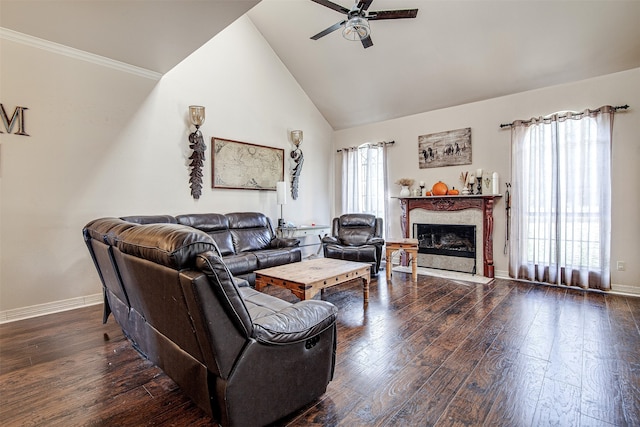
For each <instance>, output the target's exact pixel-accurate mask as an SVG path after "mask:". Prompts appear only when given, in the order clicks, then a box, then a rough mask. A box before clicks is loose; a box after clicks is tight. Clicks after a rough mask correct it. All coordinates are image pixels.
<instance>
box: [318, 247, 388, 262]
mask: <svg viewBox="0 0 640 427" xmlns="http://www.w3.org/2000/svg"><path fill="white" fill-rule="evenodd" d="M325 255H326V256H327V257H329V258H334V259H342V260H345V261H356V262H367V263H371V262H374V263H375V261H376V260H377V254H376V247H375V246H373V245H364V246H342V245H327V246H326V247H325ZM372 260H373V261H372Z"/></svg>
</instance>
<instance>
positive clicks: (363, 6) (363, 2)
mask: <svg viewBox="0 0 640 427" xmlns="http://www.w3.org/2000/svg"><path fill="white" fill-rule="evenodd" d="M372 2H373V0H360V1H359V2H358V9H359V10H360V12H362V11H363V10H367V9H369V6H371V3H372Z"/></svg>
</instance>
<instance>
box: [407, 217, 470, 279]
mask: <svg viewBox="0 0 640 427" xmlns="http://www.w3.org/2000/svg"><path fill="white" fill-rule="evenodd" d="M413 236H414V238H416V239H418V265H419V266H420V267H429V268H438V269H442V270H452V271H460V272H464V273H472V274H475V272H476V226H475V225H458V224H413Z"/></svg>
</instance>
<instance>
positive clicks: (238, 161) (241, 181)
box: [211, 137, 284, 191]
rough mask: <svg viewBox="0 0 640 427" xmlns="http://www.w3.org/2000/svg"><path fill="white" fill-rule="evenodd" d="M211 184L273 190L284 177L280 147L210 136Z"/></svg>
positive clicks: (221, 186) (214, 186) (282, 152)
mask: <svg viewBox="0 0 640 427" xmlns="http://www.w3.org/2000/svg"><path fill="white" fill-rule="evenodd" d="M211 151H212V153H213V155H212V156H211V175H212V177H211V186H212V187H213V188H230V189H238V190H273V191H276V183H277V182H279V181H284V149H282V148H275V147H268V146H266V145H258V144H250V143H247V142H241V141H234V140H231V139H223V138H216V137H213V138H211Z"/></svg>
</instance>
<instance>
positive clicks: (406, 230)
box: [397, 195, 502, 278]
mask: <svg viewBox="0 0 640 427" xmlns="http://www.w3.org/2000/svg"><path fill="white" fill-rule="evenodd" d="M499 197H502V196H501V195H489V196H482V195H477V196H429V197H398V198H397V199H398V200H399V201H400V208H401V209H402V216H401V219H400V226H401V228H402V235H403V237H407V238H408V237H412V236H411V233H412V231H413V224H414V223H429V224H469V225H475V226H476V242H478V243H480V242H482V250H477V256H476V261H477V265H478V266H480V265H482V266H483V269H482V271H483V273H484V276H485V277H489V278H493V277H494V275H495V273H494V266H493V205H494V201H495V199H497V198H499ZM480 233H482V234H480ZM478 249H479V248H478Z"/></svg>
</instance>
